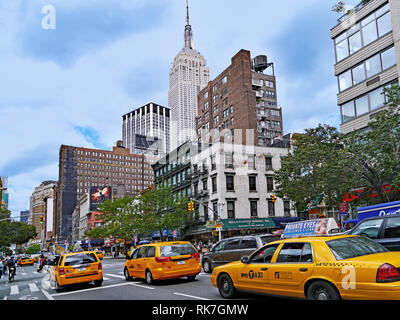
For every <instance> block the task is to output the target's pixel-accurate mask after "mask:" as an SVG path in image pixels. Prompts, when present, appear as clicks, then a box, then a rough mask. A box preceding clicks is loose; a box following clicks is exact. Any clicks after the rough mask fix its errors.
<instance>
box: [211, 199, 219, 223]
mask: <svg viewBox="0 0 400 320" xmlns="http://www.w3.org/2000/svg"><path fill="white" fill-rule="evenodd" d="M212 208H213V217H214V221H217V220H218V218H219V217H218V202H216V201H215V202H213V203H212Z"/></svg>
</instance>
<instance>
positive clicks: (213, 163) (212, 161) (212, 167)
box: [211, 155, 217, 170]
mask: <svg viewBox="0 0 400 320" xmlns="http://www.w3.org/2000/svg"><path fill="white" fill-rule="evenodd" d="M216 169H217V164H216V162H215V155H212V156H211V170H216Z"/></svg>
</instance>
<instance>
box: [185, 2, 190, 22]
mask: <svg viewBox="0 0 400 320" xmlns="http://www.w3.org/2000/svg"><path fill="white" fill-rule="evenodd" d="M186 25H187V26H189V25H190V20H189V1H188V0H186Z"/></svg>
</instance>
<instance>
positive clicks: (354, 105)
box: [340, 84, 392, 123]
mask: <svg viewBox="0 0 400 320" xmlns="http://www.w3.org/2000/svg"><path fill="white" fill-rule="evenodd" d="M390 86H392V84H389V85H385V86H382V87H380V88H378V89H375V90H373V91H371V92H369V93H367V94H365V95H362V96H361V97H359V98H357V99H354V100H351V101H349V102H347V103H345V104H343V105H341V106H340V108H341V114H342V123H344V122H347V121H349V120H352V119H354V118H357V117H359V116H361V115H363V114H366V113H368V112H371V111H373V110H376V109H378V108H380V107H383V106H384V105H385V104H387V103H388V102H389V101H388V98H387V97H386V95H385V94H384V89H385V88H388V87H390Z"/></svg>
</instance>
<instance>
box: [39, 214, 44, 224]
mask: <svg viewBox="0 0 400 320" xmlns="http://www.w3.org/2000/svg"><path fill="white" fill-rule="evenodd" d="M39 221H40V224H43V216H40V220H39Z"/></svg>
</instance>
